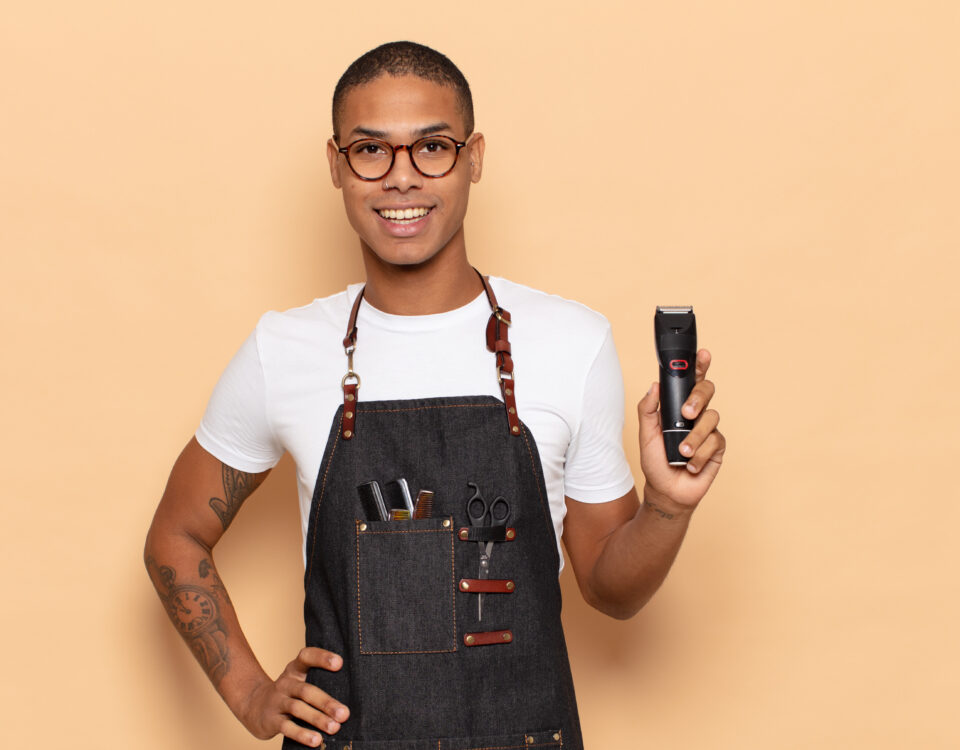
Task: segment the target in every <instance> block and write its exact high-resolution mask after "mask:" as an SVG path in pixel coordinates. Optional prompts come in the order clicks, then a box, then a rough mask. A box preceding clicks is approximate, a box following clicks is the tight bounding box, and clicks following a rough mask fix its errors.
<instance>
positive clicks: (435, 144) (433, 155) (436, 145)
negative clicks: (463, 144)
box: [410, 135, 457, 177]
mask: <svg viewBox="0 0 960 750" xmlns="http://www.w3.org/2000/svg"><path fill="white" fill-rule="evenodd" d="M410 158H411V159H413V163H414V165H416V167H417V169H419V170H420V171H421V172H422V173H423V174H425V175H427V176H428V177H440V176H441V175H443V174H446V173H447V172H449V171H450V170H451V169H453V165H454V164H455V163H456V161H457V144H456V141H454V140H453V139H452V138H447V137H446V136H442V135H435V136H430V137H429V138H421V139H420V140H419V141H417V142H416V143H414V144H413V146H411V147H410Z"/></svg>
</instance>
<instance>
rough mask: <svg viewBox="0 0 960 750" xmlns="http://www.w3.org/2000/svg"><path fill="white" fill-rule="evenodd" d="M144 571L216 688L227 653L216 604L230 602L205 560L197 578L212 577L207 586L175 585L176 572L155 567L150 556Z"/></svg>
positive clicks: (227, 666) (225, 668)
mask: <svg viewBox="0 0 960 750" xmlns="http://www.w3.org/2000/svg"><path fill="white" fill-rule="evenodd" d="M147 569H148V570H149V571H150V575H151V577H152V578H153V579H154V585H155V586H156V587H157V593H159V594H160V599H161V601H162V602H163V606H164V608H165V609H166V610H167V615H168V616H169V617H170V620H171V622H173V624H174V626H175V627H176V628H177V631H178V632H179V633H180V635H181V636H183V639H184V640H185V641H186V642H187V645H188V646H189V647H190V650H191V651H192V652H193V655H194V656H195V657H196V658H197V661H199V662H200V666H202V667H203V669H204V671H205V672H206V673H207V676H208V677H209V678H210V680H211V681H212V682H213V684H214V685H217V684H218V683H219V682H220V680H222V679H223V676H224V675H225V674H226V673H227V672H228V671H230V650H229V649H228V647H227V628H226V624H225V623H224V619H223V615H222V613H221V611H220V602H221V601H222V602H225V603H227V604H229V603H230V598H229V597H228V596H227V591H226V589H225V588H224V587H223V582H222V581H221V580H220V576H218V575H217V572H216V570H214V568H213V566H212V564H211V562H210V560H209V559H207V558H204V559H202V560H201V561H200V565H199V570H198V573H199V575H200V578H203V579H205V578H208V577H209V576H210V574H211V573H212V574H213V578H212V583H211V585H210V587H209V588H208V587H206V586H201V585H196V584H190V583H183V584H178V583H177V572H176V570H174V569H173V568H172V567H170V566H169V565H159V564H158V563H157V561H156V560H154V559H153V557H148V558H147Z"/></svg>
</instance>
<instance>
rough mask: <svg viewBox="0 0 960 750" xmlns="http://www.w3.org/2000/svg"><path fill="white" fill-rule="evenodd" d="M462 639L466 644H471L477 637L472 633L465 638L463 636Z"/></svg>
mask: <svg viewBox="0 0 960 750" xmlns="http://www.w3.org/2000/svg"><path fill="white" fill-rule="evenodd" d="M464 640H465V641H466V642H467V645H468V646H472V645H473V642H474V641H475V640H477V639H476V638H474V637H473V636H472V635H468V636H467V637H466V638H464Z"/></svg>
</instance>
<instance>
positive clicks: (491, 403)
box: [283, 276, 583, 750]
mask: <svg viewBox="0 0 960 750" xmlns="http://www.w3.org/2000/svg"><path fill="white" fill-rule="evenodd" d="M480 278H481V280H482V281H483V284H484V289H485V290H486V293H487V297H488V299H489V301H490V305H491V308H492V309H493V314H492V315H491V317H490V323H489V325H488V327H487V344H488V348H490V350H491V351H492V352H494V353H495V354H496V360H497V375H498V378H499V380H500V383H501V393H502V394H503V396H504V398H503V400H502V401H501V400H499V399H496V398H494V397H493V396H464V397H453V398H427V399H407V400H397V401H371V402H359V401H358V400H357V392H358V388H359V377H358V376H357V375H356V373H354V372H353V370H352V353H353V349H354V347H355V346H356V341H357V330H356V325H355V323H356V314H357V310H358V308H359V304H360V300H361V298H362V295H363V292H362V291H361V292H360V294H359V295H358V296H357V299H356V302H355V303H354V306H353V310H352V313H351V316H350V322H349V326H348V331H349V332H348V335H347V337H346V338H345V339H344V346H345V349H346V351H347V355H348V358H349V359H348V361H349V371H348V373H347V375H346V376H345V377H344V381H343V390H344V405H343V406H341V407H340V408H339V409H338V411H337V414H336V415H335V417H334V420H333V424H332V426H331V429H330V435H329V439H328V441H327V445H326V449H325V451H324V456H323V460H322V461H321V464H320V472H319V475H318V477H317V483H316V489H315V490H314V494H313V501H312V505H311V510H310V522H309V526H308V530H307V564H306V572H305V575H304V587H305V603H304V619H305V623H306V644H307V645H308V646H318V647H321V648H325V649H328V650H330V651H333V652H335V653H338V654H340V655H341V656H342V657H343V667H342V668H341V669H340V670H339V671H337V672H328V671H325V670H322V669H311V670H310V672H309V674H308V677H307V680H308V681H309V682H310V683H312V684H314V685H316V686H318V687H320V688H321V689H322V690H324V691H326V692H327V693H329V694H330V695H332V696H333V697H335V698H337V699H338V700H341V701H342V702H344V703H345V704H346V705H347V706H349V708H350V718H349V719H348V720H347V721H346V722H345V723H344V724H343V725H342V726H341V729H340V731H339V732H338V733H337V734H336V735H334V736H331V737H327V736H325V735H324V741H325V747H326V748H329V749H330V750H339V749H340V748H345V749H346V748H349V749H350V750H387V749H388V748H389V749H391V750H493V749H494V748H496V749H497V750H501V749H504V748H541V747H569V748H575V749H576V750H580V749H581V748H582V747H583V742H582V739H581V735H580V723H579V719H578V716H577V707H576V699H575V696H574V690H573V680H572V677H571V674H570V666H569V662H568V659H567V650H566V644H565V641H564V637H563V630H562V626H561V623H560V607H561V601H560V585H559V582H558V575H557V570H558V568H559V564H560V561H559V557H558V553H557V542H556V535H555V532H554V527H553V523H552V521H551V517H550V509H549V506H548V504H547V493H546V488H545V485H544V480H543V471H542V469H541V466H540V458H539V455H538V453H537V448H536V444H535V442H534V440H533V436H532V435H531V434H530V432H529V431H528V430H527V428H526V426H525V425H524V424H523V423H522V422H521V421H520V420H519V418H518V415H517V413H516V401H515V397H514V393H513V390H514V383H513V377H512V373H513V362H512V360H511V359H510V345H509V343H508V341H507V327H508V325H509V321H510V316H509V313H507V312H506V311H505V310H503V309H502V308H500V307H499V306H498V305H497V303H496V298H495V297H494V295H493V291H492V289H490V286H489V284H488V283H487V281H486V279H484V278H483V277H482V276H481V277H480ZM399 477H403V478H405V479H406V480H407V483H408V485H409V488H410V491H411V494H412V495H413V496H414V497H416V495H417V492H418V491H419V490H420V489H425V490H432V491H433V492H434V493H435V494H434V497H433V507H432V512H431V514H430V516H429V517H427V518H411V519H404V520H389V521H382V520H380V519H379V518H378V517H374V516H371V515H370V510H369V508H368V507H367V506H365V504H364V503H363V502H362V501H361V497H360V494H359V493H358V490H357V488H358V486H360V485H362V484H364V483H366V482H370V481H377V482H378V483H379V485H380V486H381V487H384V486H385V485H386V483H387V482H389V481H391V480H394V479H397V478H399ZM477 496H479V497H480V498H482V500H483V502H484V503H485V505H483V504H478V503H476V501H475V500H474V503H473V504H472V505H471V506H470V511H469V514H468V505H467V504H468V502H469V501H471V498H476V497H477ZM501 498H502V500H501ZM471 516H472V517H473V518H471ZM488 550H489V554H488V555H485V554H484V553H485V552H486V551H488ZM481 559H485V564H484V565H483V566H482V567H481ZM480 597H482V602H480V609H479V611H478V598H480ZM300 747H306V746H304V745H301V744H299V743H297V742H294V741H293V740H290V739H288V738H285V739H284V742H283V748H284V749H285V750H289V749H292V748H300Z"/></svg>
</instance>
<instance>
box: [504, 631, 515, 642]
mask: <svg viewBox="0 0 960 750" xmlns="http://www.w3.org/2000/svg"><path fill="white" fill-rule="evenodd" d="M511 638H513V636H512V635H511V634H510V633H504V634H503V640H505V641H509V640H510V639H511Z"/></svg>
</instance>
